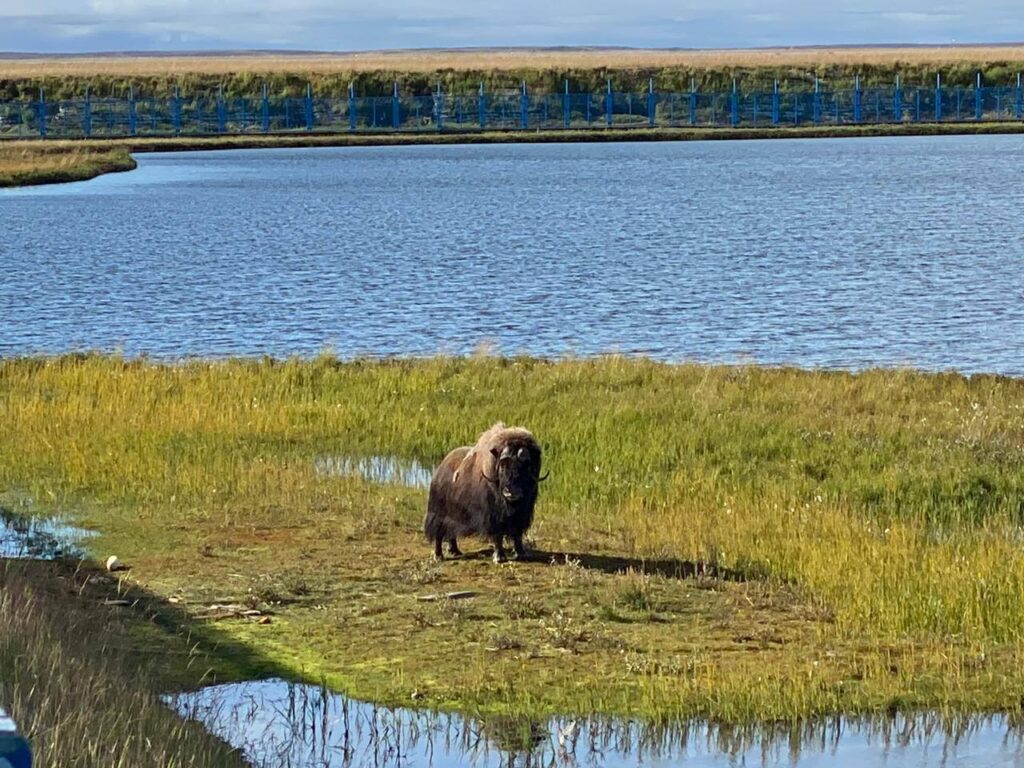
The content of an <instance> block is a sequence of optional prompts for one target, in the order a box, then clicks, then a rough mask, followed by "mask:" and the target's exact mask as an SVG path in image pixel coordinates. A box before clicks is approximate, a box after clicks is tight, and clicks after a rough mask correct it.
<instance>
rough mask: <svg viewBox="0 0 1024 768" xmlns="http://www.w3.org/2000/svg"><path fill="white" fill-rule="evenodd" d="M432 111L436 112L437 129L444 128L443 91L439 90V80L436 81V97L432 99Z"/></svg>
mask: <svg viewBox="0 0 1024 768" xmlns="http://www.w3.org/2000/svg"><path fill="white" fill-rule="evenodd" d="M434 111H435V112H437V130H438V131H442V130H444V91H442V90H441V81H440V80H438V81H437V98H435V99H434Z"/></svg>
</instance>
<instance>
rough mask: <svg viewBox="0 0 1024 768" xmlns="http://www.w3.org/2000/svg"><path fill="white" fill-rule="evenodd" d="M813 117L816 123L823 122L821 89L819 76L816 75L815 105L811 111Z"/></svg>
mask: <svg viewBox="0 0 1024 768" xmlns="http://www.w3.org/2000/svg"><path fill="white" fill-rule="evenodd" d="M811 117H812V119H813V120H814V124H815V125H818V124H820V123H821V89H820V88H819V85H818V76H817V75H815V76H814V107H813V109H812V112H811Z"/></svg>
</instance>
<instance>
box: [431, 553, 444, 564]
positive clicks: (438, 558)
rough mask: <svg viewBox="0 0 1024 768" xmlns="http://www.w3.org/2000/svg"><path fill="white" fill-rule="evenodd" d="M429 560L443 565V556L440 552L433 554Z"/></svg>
mask: <svg viewBox="0 0 1024 768" xmlns="http://www.w3.org/2000/svg"><path fill="white" fill-rule="evenodd" d="M430 559H431V560H433V561H434V562H435V563H443V562H444V555H442V554H441V553H440V552H435V553H434V554H433V556H432V557H431V558H430Z"/></svg>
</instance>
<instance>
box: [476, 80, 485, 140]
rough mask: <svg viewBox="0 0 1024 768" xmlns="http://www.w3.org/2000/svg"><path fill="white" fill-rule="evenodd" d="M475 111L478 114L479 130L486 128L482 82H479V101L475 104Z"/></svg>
mask: <svg viewBox="0 0 1024 768" xmlns="http://www.w3.org/2000/svg"><path fill="white" fill-rule="evenodd" d="M476 106H477V111H478V112H479V113H480V130H481V131H482V130H485V129H486V128H487V95H486V94H485V93H484V81H483V80H481V81H480V100H479V101H478V102H477V105H476Z"/></svg>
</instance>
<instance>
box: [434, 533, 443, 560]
mask: <svg viewBox="0 0 1024 768" xmlns="http://www.w3.org/2000/svg"><path fill="white" fill-rule="evenodd" d="M442 541H444V537H443V536H435V537H434V559H435V560H437V561H438V562H440V561H441V560H444V552H442V551H441V542H442Z"/></svg>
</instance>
